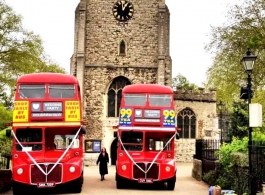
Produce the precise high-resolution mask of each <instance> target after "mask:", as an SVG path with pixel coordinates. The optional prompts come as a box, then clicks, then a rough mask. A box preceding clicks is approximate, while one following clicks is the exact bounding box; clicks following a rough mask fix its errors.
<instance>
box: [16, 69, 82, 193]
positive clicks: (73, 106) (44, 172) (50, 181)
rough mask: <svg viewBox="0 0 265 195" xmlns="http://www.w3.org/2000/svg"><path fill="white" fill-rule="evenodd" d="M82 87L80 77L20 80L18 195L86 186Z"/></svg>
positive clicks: (35, 76)
mask: <svg viewBox="0 0 265 195" xmlns="http://www.w3.org/2000/svg"><path fill="white" fill-rule="evenodd" d="M81 106H82V103H81V95H80V87H79V84H78V81H77V79H76V78H75V77H74V76H71V75H66V74H59V73H33V74H27V75H23V76H21V77H19V78H18V80H17V85H16V92H15V102H14V111H13V121H12V133H13V145H12V180H13V194H14V195H20V194H23V195H24V194H25V193H27V194H28V193H29V192H31V190H30V191H25V190H26V189H27V188H32V189H37V188H54V187H56V186H57V185H63V184H67V185H66V186H68V187H70V189H71V190H73V191H75V192H77V193H80V192H81V190H82V184H83V167H84V164H83V151H84V150H83V134H85V128H84V127H83V125H85V124H84V122H83V121H82V112H81V110H82V109H81Z"/></svg>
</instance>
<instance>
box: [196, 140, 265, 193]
mask: <svg viewBox="0 0 265 195" xmlns="http://www.w3.org/2000/svg"><path fill="white" fill-rule="evenodd" d="M220 145H221V143H220V141H219V140H201V139H200V140H196V154H195V155H194V158H196V159H199V160H201V161H202V176H204V175H205V174H206V173H208V172H209V171H211V170H215V169H216V168H217V166H218V163H217V162H218V160H219V156H216V151H218V150H219V148H220ZM251 147H252V150H251V164H252V171H251V174H250V175H249V176H250V177H252V186H254V188H255V189H254V190H255V191H256V192H258V191H262V184H264V183H265V141H253V142H252V146H251Z"/></svg>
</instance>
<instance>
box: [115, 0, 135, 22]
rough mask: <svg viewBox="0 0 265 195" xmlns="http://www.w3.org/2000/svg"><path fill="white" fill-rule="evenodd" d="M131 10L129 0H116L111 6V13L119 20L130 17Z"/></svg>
mask: <svg viewBox="0 0 265 195" xmlns="http://www.w3.org/2000/svg"><path fill="white" fill-rule="evenodd" d="M133 11H134V10H133V5H132V3H131V2H129V1H117V2H116V3H115V4H114V6H113V15H114V17H115V18H116V20H119V21H127V20H129V19H131V18H132V16H133Z"/></svg>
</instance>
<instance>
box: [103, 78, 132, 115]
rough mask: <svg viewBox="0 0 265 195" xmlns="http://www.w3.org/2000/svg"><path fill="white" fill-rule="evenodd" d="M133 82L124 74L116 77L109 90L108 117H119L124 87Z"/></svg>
mask: <svg viewBox="0 0 265 195" xmlns="http://www.w3.org/2000/svg"><path fill="white" fill-rule="evenodd" d="M130 84H131V82H130V81H129V80H128V79H127V78H126V77H123V76H119V77H116V78H115V79H114V80H113V81H112V83H111V85H110V87H109V90H108V117H118V115H119V109H120V102H121V95H122V89H123V88H124V87H125V86H126V85H130Z"/></svg>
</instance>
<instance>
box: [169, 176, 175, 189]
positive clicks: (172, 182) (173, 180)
mask: <svg viewBox="0 0 265 195" xmlns="http://www.w3.org/2000/svg"><path fill="white" fill-rule="evenodd" d="M175 184H176V178H172V179H170V180H168V181H167V190H174V189H175Z"/></svg>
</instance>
